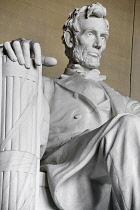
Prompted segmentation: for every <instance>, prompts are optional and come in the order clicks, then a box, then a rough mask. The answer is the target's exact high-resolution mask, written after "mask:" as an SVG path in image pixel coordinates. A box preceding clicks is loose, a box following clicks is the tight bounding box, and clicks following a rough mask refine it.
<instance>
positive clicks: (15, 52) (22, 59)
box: [4, 38, 57, 69]
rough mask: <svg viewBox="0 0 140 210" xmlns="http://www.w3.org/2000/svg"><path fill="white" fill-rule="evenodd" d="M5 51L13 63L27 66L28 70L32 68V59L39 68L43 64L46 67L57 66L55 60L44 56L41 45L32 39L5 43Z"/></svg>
mask: <svg viewBox="0 0 140 210" xmlns="http://www.w3.org/2000/svg"><path fill="white" fill-rule="evenodd" d="M4 50H5V51H6V54H7V55H8V57H9V58H10V60H12V61H13V62H16V61H18V62H19V64H20V65H25V67H26V68H28V69H29V68H30V67H31V60H30V58H33V59H34V62H35V64H36V65H37V66H40V65H41V63H42V64H43V65H44V66H54V65H56V64H57V60H56V59H55V58H53V57H48V56H42V55H41V47H40V44H39V43H37V42H35V41H33V40H30V39H29V40H26V39H24V38H20V39H17V40H14V41H12V42H5V43H4Z"/></svg>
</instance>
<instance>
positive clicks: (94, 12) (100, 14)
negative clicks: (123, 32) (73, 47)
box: [61, 2, 109, 58]
mask: <svg viewBox="0 0 140 210" xmlns="http://www.w3.org/2000/svg"><path fill="white" fill-rule="evenodd" d="M81 13H85V18H87V19H88V18H89V17H97V18H104V20H105V22H106V25H107V28H108V30H109V22H108V20H107V19H105V16H106V14H107V12H106V8H105V7H103V6H102V5H101V4H100V3H98V2H97V3H95V4H91V5H89V6H83V7H81V8H76V9H75V10H74V11H72V12H71V13H70V14H69V17H68V19H67V21H66V22H65V24H64V26H63V36H62V38H61V39H62V43H63V44H64V45H65V48H66V50H65V54H66V56H67V57H68V58H69V50H70V49H69V48H68V46H67V44H66V42H65V33H66V32H68V31H69V32H71V34H72V36H73V37H74V39H75V41H77V38H76V37H77V33H79V31H80V29H79V24H77V23H78V16H79V15H80V14H81Z"/></svg>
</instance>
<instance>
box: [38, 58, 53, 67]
mask: <svg viewBox="0 0 140 210" xmlns="http://www.w3.org/2000/svg"><path fill="white" fill-rule="evenodd" d="M41 61H42V65H43V66H48V67H50V66H55V65H56V64H57V60H56V59H55V58H53V57H49V56H41Z"/></svg>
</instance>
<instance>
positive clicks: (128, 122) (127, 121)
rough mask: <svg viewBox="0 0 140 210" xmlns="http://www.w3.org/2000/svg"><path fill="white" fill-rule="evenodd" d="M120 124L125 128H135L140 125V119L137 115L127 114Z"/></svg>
mask: <svg viewBox="0 0 140 210" xmlns="http://www.w3.org/2000/svg"><path fill="white" fill-rule="evenodd" d="M120 122H121V124H123V125H125V126H135V125H140V118H139V117H137V116H135V115H131V114H126V115H123V116H122V117H121V118H120Z"/></svg>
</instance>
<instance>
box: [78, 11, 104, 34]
mask: <svg viewBox="0 0 140 210" xmlns="http://www.w3.org/2000/svg"><path fill="white" fill-rule="evenodd" d="M77 24H78V26H79V27H80V30H82V31H84V30H86V29H88V28H93V29H96V30H100V31H101V30H103V31H108V28H107V24H106V22H105V19H104V18H96V17H89V18H85V17H84V15H79V17H78V18H77Z"/></svg>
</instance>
